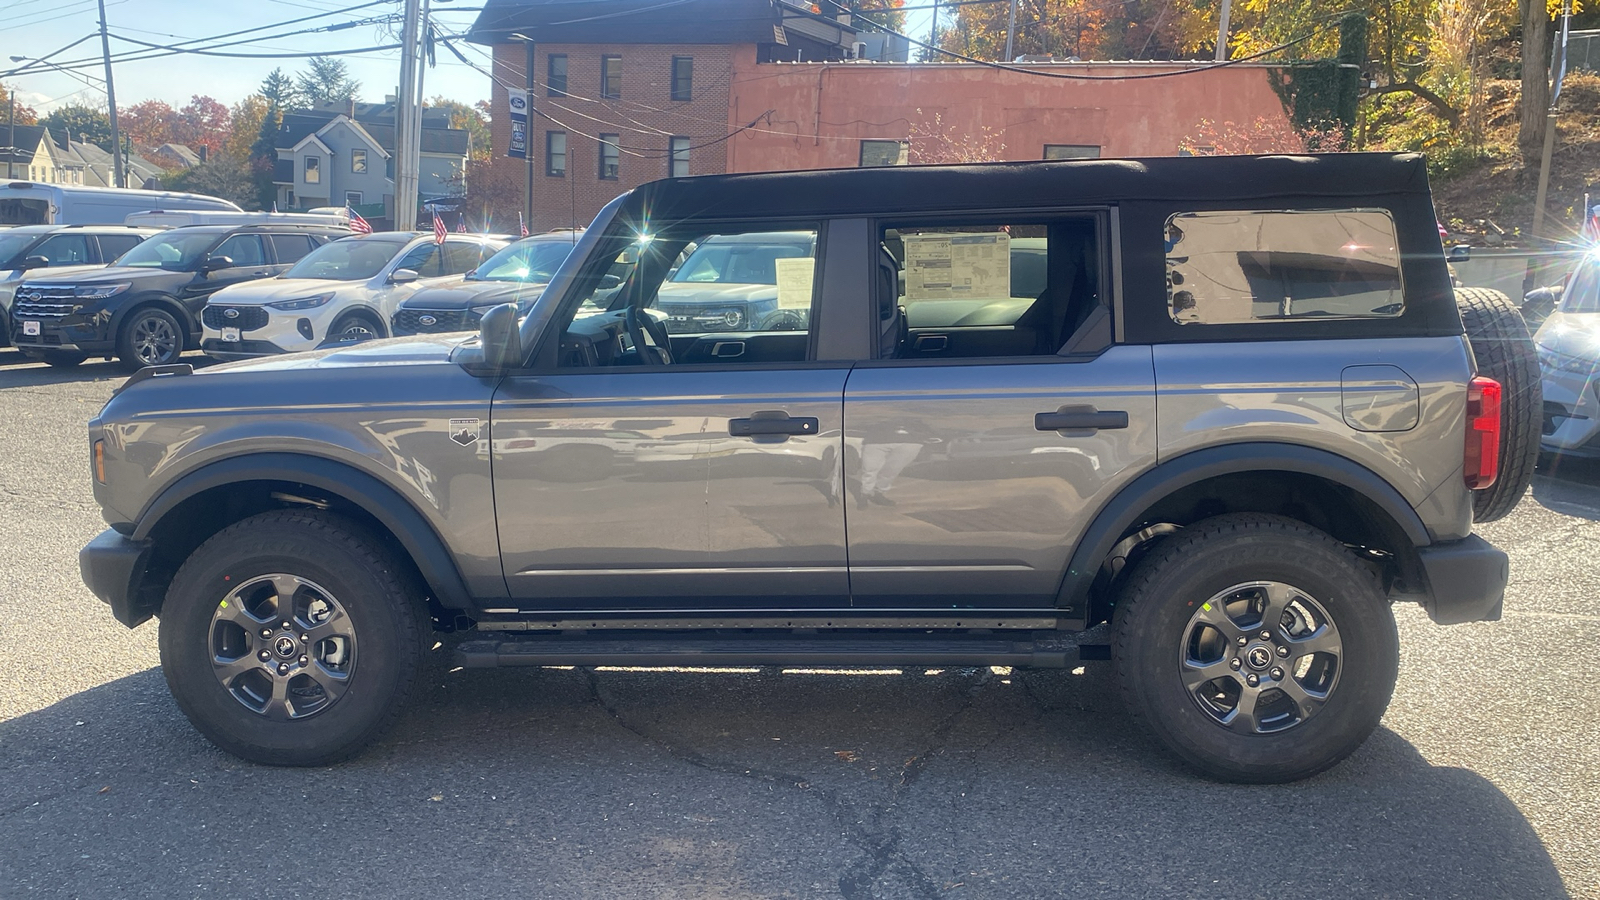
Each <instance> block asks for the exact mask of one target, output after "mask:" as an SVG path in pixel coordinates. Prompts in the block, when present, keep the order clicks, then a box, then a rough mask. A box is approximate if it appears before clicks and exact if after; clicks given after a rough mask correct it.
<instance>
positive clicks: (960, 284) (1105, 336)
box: [875, 214, 1112, 359]
mask: <svg viewBox="0 0 1600 900" xmlns="http://www.w3.org/2000/svg"><path fill="white" fill-rule="evenodd" d="M1100 224H1101V222H1100V220H1099V218H1098V217H1096V216H1095V215H1093V214H1078V215H1064V216H1061V217H1059V218H1050V219H1042V220H1041V219H1035V220H1032V221H1028V220H1023V221H1012V222H1010V223H1007V224H1003V225H1002V224H990V223H984V224H973V223H966V222H962V221H960V220H959V219H947V218H941V219H939V220H934V221H927V222H915V223H912V222H907V223H902V224H898V225H895V226H894V227H891V228H886V229H884V231H883V232H882V234H881V241H882V246H883V248H884V250H885V251H886V252H885V253H884V254H883V255H882V258H881V259H880V260H879V264H878V278H877V280H876V286H875V289H876V290H877V292H878V294H877V301H878V304H879V308H880V309H881V310H885V311H890V312H891V314H892V311H893V310H895V309H896V308H898V309H900V310H904V311H905V323H906V336H905V338H904V339H903V340H901V341H899V342H898V344H897V345H896V346H894V347H893V348H891V347H889V346H887V345H885V346H884V347H883V348H882V349H881V350H880V352H881V353H882V354H883V355H884V356H892V357H893V358H896V359H956V358H960V359H972V358H983V357H1000V356H1056V355H1060V354H1066V355H1076V354H1090V353H1095V352H1098V351H1100V350H1102V349H1104V348H1105V347H1106V346H1107V345H1108V344H1109V343H1110V341H1111V336H1112V330H1111V319H1110V309H1109V307H1108V306H1107V305H1106V299H1105V292H1104V291H1103V290H1101V287H1100V285H1101V277H1100V260H1101V257H1100V253H1099V246H1098V244H1099V238H1098V235H1099V233H1100Z"/></svg>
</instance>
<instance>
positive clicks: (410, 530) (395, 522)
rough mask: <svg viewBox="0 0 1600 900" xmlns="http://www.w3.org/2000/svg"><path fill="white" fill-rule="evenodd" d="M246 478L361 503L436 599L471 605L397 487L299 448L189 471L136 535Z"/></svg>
mask: <svg viewBox="0 0 1600 900" xmlns="http://www.w3.org/2000/svg"><path fill="white" fill-rule="evenodd" d="M246 481H288V482H294V483H297V484H304V485H308V486H310V487H314V488H316V489H318V490H320V491H326V492H327V493H329V494H332V495H334V496H336V497H339V498H340V499H342V500H344V501H346V502H348V503H350V504H352V505H354V506H356V507H358V508H360V509H362V510H363V511H365V512H366V513H367V514H368V515H370V516H372V517H373V518H374V519H376V520H378V522H379V523H381V524H382V525H383V526H384V527H385V528H387V529H389V531H390V533H392V534H393V535H394V536H395V537H396V538H397V539H398V540H399V541H400V545H401V546H402V547H403V548H404V549H405V552H406V555H407V556H409V557H410V558H411V560H412V562H413V563H415V564H416V567H417V569H418V571H419V572H421V573H422V578H423V580H424V581H426V582H427V583H428V586H429V589H430V591H431V592H432V594H433V597H434V599H436V600H438V601H439V603H440V604H441V605H443V606H446V607H449V608H451V609H466V608H468V607H469V606H470V605H471V598H470V595H469V594H468V592H467V586H466V581H465V580H464V579H463V578H462V577H461V570H460V568H459V567H457V565H456V562H455V559H454V557H452V556H451V554H450V551H449V549H448V548H447V547H446V546H445V543H444V540H443V539H442V538H440V537H439V534H438V532H436V531H435V530H434V528H433V526H432V525H431V524H429V523H428V520H427V519H426V518H424V517H423V515H422V513H420V512H418V511H417V509H416V507H414V506H412V505H411V503H410V501H408V500H406V499H405V498H404V497H402V496H401V495H400V494H399V492H397V491H395V490H394V488H391V487H389V486H388V485H386V484H384V483H383V482H382V481H379V480H378V479H377V478H374V477H373V476H371V475H369V474H367V473H366V472H363V471H361V470H360V469H357V468H355V467H353V466H351V465H348V464H346V463H342V462H336V461H334V460H331V459H324V458H322V457H317V456H303V455H300V454H295V453H255V454H249V455H246V456H236V457H233V458H231V459H224V460H219V461H217V462H214V463H210V464H207V465H204V466H201V467H200V468H198V469H196V470H194V471H193V472H190V473H188V474H186V475H184V476H183V477H181V478H179V479H178V480H177V481H174V482H173V483H172V484H170V485H168V486H167V487H166V488H164V489H163V490H162V491H161V493H160V494H157V495H156V496H155V497H154V498H152V499H151V500H150V502H149V503H147V504H145V508H144V510H143V511H141V512H140V513H139V516H138V518H137V519H136V520H135V524H134V528H133V533H132V534H131V535H129V537H130V538H131V539H132V540H134V541H143V540H146V539H147V538H149V536H150V532H151V531H152V530H153V529H154V528H155V527H156V525H157V524H159V523H160V522H161V520H162V519H163V518H164V517H165V516H166V515H167V514H168V513H170V512H172V511H173V510H174V509H175V508H177V507H178V506H179V504H181V503H183V501H185V500H188V499H189V498H190V497H193V496H195V495H196V494H199V493H201V492H203V491H207V490H211V489H212V488H217V487H222V486H224V485H228V484H237V483H240V482H246Z"/></svg>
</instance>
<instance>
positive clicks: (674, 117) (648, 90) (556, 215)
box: [490, 43, 735, 231]
mask: <svg viewBox="0 0 1600 900" xmlns="http://www.w3.org/2000/svg"><path fill="white" fill-rule="evenodd" d="M734 49H735V48H733V47H729V46H715V45H678V46H667V45H649V44H572V45H564V44H549V45H545V44H539V45H537V48H536V50H537V57H536V60H535V63H534V78H535V81H536V84H537V87H536V88H535V91H534V94H533V98H532V100H533V103H532V106H533V110H534V112H535V114H536V115H535V116H534V117H533V118H532V120H531V121H530V122H529V127H528V131H529V134H528V144H529V150H530V151H531V152H532V153H533V155H534V184H533V192H534V193H533V197H534V199H533V207H534V214H533V222H532V224H531V225H530V226H529V228H530V230H532V231H544V230H548V229H551V228H564V227H572V226H583V225H587V224H589V221H590V220H591V219H593V218H594V215H595V213H597V212H599V211H600V208H601V207H602V206H604V205H605V204H606V203H608V202H610V200H611V199H612V198H614V197H616V196H617V195H618V194H620V193H622V192H623V191H625V190H628V189H630V188H634V187H638V186H639V185H641V184H644V183H645V182H647V181H654V180H656V179H658V178H665V177H666V176H667V171H668V169H667V148H668V142H669V139H670V138H671V137H673V136H679V137H687V138H689V139H690V148H691V149H690V151H689V172H690V174H692V175H707V174H713V173H718V172H723V171H726V166H727V150H726V148H725V147H724V143H725V139H726V137H727V135H728V103H729V97H728V85H729V83H730V81H731V80H732V74H733V53H732V51H733V50H734ZM552 53H565V54H566V55H567V93H568V96H565V97H550V96H547V91H546V89H545V84H544V81H545V74H546V73H547V72H548V71H549V68H548V62H547V58H548V57H549V55H550V54H552ZM608 54H615V55H617V56H620V57H622V96H621V99H619V100H602V99H601V98H600V58H601V57H602V56H603V55H608ZM674 56H689V57H693V58H694V83H693V92H692V99H690V100H688V101H687V102H685V101H674V100H673V99H672V58H673V57H674ZM526 60H527V51H526V50H525V49H523V45H522V44H519V43H513V44H499V45H496V46H495V47H494V74H495V84H494V89H493V94H492V97H491V100H490V103H491V107H492V110H491V115H492V119H491V124H490V132H491V134H492V135H493V138H494V152H495V153H496V154H497V155H501V156H503V155H505V152H506V149H507V148H508V147H509V146H510V145H511V126H510V117H509V113H508V111H507V107H506V85H514V86H517V87H521V86H522V85H524V84H526V80H525V78H526V76H525V74H524V71H523V67H524V65H525V63H526ZM551 130H558V131H563V130H564V131H566V132H567V174H566V175H565V176H564V177H559V178H558V177H551V176H548V175H546V174H545V158H544V157H545V132H547V131H551ZM599 134H616V135H619V138H620V139H619V143H620V144H621V146H622V152H621V154H620V166H619V172H618V178H617V180H615V181H602V180H601V179H600V177H599V171H600V150H599V144H598V142H597V141H596V140H595V136H596V135H599ZM497 201H498V202H501V203H504V204H505V205H506V207H507V208H508V209H513V210H514V209H520V208H522V205H523V198H522V196H521V195H520V194H519V195H518V196H515V197H506V198H504V199H503V200H499V198H497Z"/></svg>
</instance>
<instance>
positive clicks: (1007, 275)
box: [902, 232, 1011, 301]
mask: <svg viewBox="0 0 1600 900" xmlns="http://www.w3.org/2000/svg"><path fill="white" fill-rule="evenodd" d="M902 240H903V241H904V242H905V248H906V264H905V274H906V294H905V296H906V299H907V300H913V301H914V300H949V299H955V298H962V299H965V298H982V299H996V300H1001V299H1005V298H1007V297H1010V296H1011V235H1009V234H1006V233H1004V232H994V233H992V234H907V235H903V236H902Z"/></svg>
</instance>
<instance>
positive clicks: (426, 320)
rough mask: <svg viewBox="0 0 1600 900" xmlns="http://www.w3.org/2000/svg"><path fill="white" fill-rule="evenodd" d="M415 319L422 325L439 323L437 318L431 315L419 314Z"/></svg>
mask: <svg viewBox="0 0 1600 900" xmlns="http://www.w3.org/2000/svg"><path fill="white" fill-rule="evenodd" d="M417 321H418V322H420V323H421V324H423V325H437V324H439V320H438V319H435V318H434V317H433V316H419V317H418V318H417Z"/></svg>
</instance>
